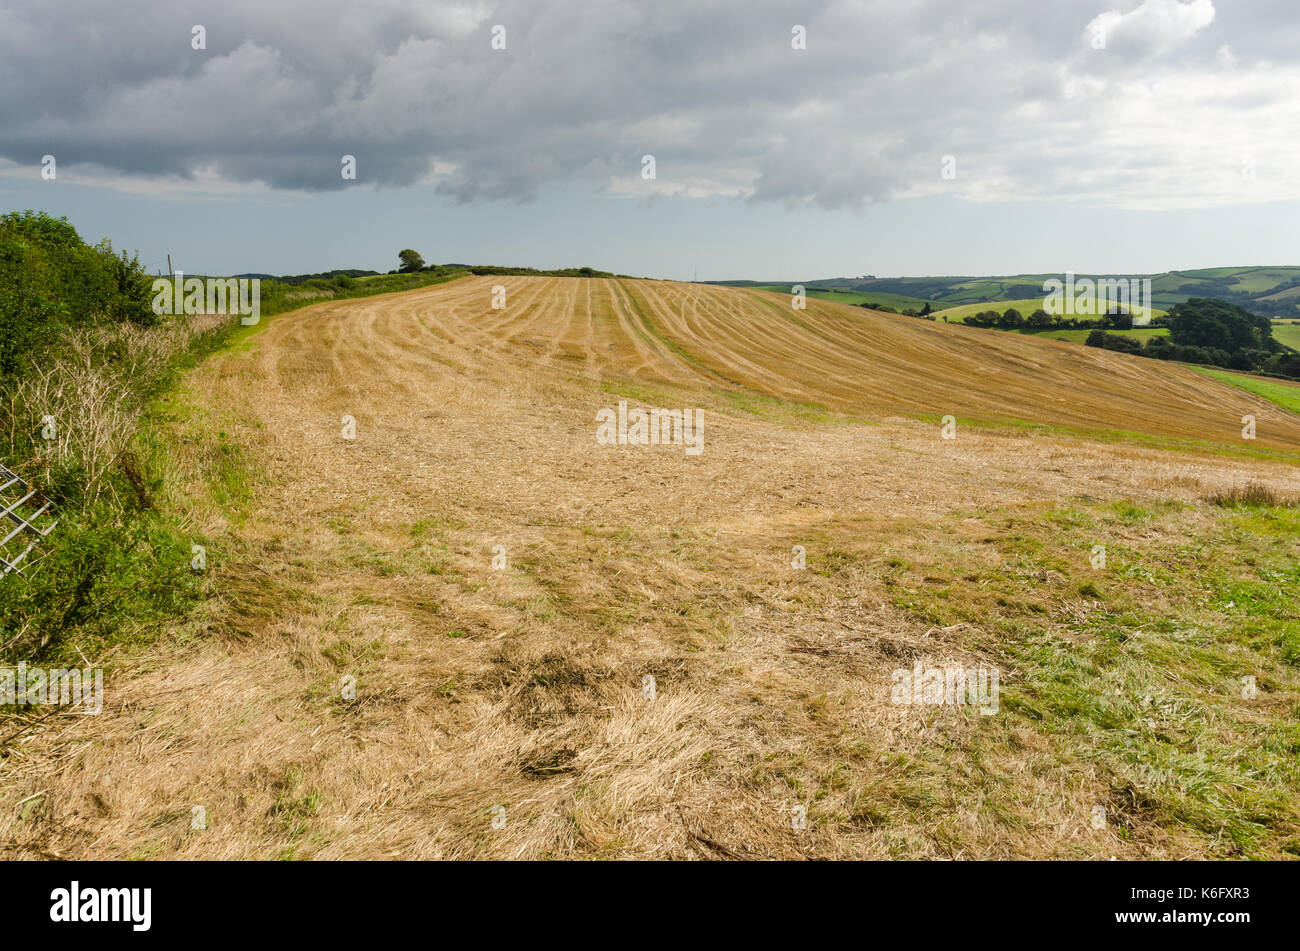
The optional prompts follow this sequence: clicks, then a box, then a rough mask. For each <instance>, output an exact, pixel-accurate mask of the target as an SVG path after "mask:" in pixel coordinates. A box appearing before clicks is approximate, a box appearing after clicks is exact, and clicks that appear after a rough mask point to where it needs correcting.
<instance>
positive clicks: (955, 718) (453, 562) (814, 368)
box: [0, 277, 1300, 858]
mask: <svg viewBox="0 0 1300 951" xmlns="http://www.w3.org/2000/svg"><path fill="white" fill-rule="evenodd" d="M497 283H500V284H504V285H505V286H506V287H507V289H508V293H509V297H508V306H507V308H506V310H505V311H494V310H492V309H491V308H490V298H491V294H490V289H491V287H492V285H494V284H497ZM186 393H187V397H188V399H189V400H190V401H191V403H192V404H193V406H194V407H195V419H193V420H191V421H190V422H188V423H186V424H183V427H182V430H183V432H178V438H177V447H178V448H177V452H178V456H179V462H178V470H177V473H176V478H177V484H176V485H175V487H174V495H173V498H172V500H171V503H172V504H173V505H177V506H182V507H184V508H185V509H186V510H187V511H188V513H189V518H190V519H191V520H192V522H193V524H194V529H195V532H196V535H201V536H203V537H205V538H206V539H209V540H210V541H209V548H208V558H209V564H210V568H211V573H212V591H213V598H212V600H211V602H210V605H209V609H208V610H207V611H206V612H205V613H204V615H203V617H201V618H199V619H198V620H197V621H196V622H195V623H194V624H193V625H191V626H190V627H189V628H187V629H186V630H185V631H182V632H172V633H171V634H169V635H168V636H166V637H164V638H162V640H161V642H160V643H159V646H158V649H157V651H156V652H154V653H149V654H144V655H141V656H134V657H132V658H130V659H129V661H128V662H124V663H122V664H121V665H120V666H118V667H117V668H116V669H115V671H114V672H113V674H112V676H111V677H110V679H109V682H108V685H107V690H106V698H105V711H104V714H103V715H102V716H101V717H98V718H75V719H74V718H65V719H60V720H59V721H58V722H57V724H56V725H55V726H54V727H52V728H51V729H49V730H46V731H44V732H40V733H37V734H33V735H31V736H29V737H27V738H25V739H24V740H23V741H22V742H20V743H18V744H16V745H15V746H14V748H13V749H12V751H11V755H10V756H9V758H8V759H7V760H5V768H4V772H3V775H2V776H0V808H2V809H3V810H4V811H3V812H0V836H2V837H3V840H4V842H5V843H6V846H7V851H8V853H9V854H11V855H15V856H63V857H77V858H82V857H86V858H90V857H95V858H100V857H180V858H266V857H277V856H283V857H290V856H292V857H300V858H344V857H347V858H385V857H402V858H470V857H492V858H530V857H663V858H689V857H699V858H736V857H788V858H794V857H833V858H847V857H864V858H865V857H887V856H899V855H905V856H909V857H919V858H924V857H975V858H1011V857H1017V856H1029V855H1033V856H1044V857H1046V856H1084V855H1089V856H1100V857H1109V856H1119V857H1139V856H1161V855H1164V856H1175V855H1176V856H1182V855H1197V854H1208V850H1209V848H1210V846H1209V845H1208V844H1207V839H1206V838H1205V837H1203V836H1200V835H1198V834H1193V832H1191V831H1182V830H1179V829H1176V828H1175V829H1170V828H1169V827H1167V826H1166V825H1163V824H1161V823H1157V822H1154V821H1151V822H1145V823H1144V822H1141V821H1139V820H1135V822H1134V828H1135V829H1136V830H1137V831H1136V834H1133V835H1130V836H1127V837H1119V836H1115V835H1111V834H1104V833H1102V834H1099V833H1097V832H1095V831H1094V830H1091V829H1090V828H1089V827H1088V819H1089V815H1090V808H1091V806H1092V804H1093V803H1096V802H1099V801H1100V802H1110V801H1111V790H1109V789H1108V788H1107V787H1106V780H1105V777H1102V776H1100V775H1097V773H1096V771H1095V770H1094V769H1093V768H1091V767H1089V766H1088V765H1087V764H1078V763H1075V764H1062V763H1061V762H1060V760H1059V758H1058V757H1057V756H1056V755H1055V754H1054V753H1053V751H1052V748H1051V743H1052V738H1051V737H1050V736H1048V735H1045V734H1043V733H1040V732H1035V731H1034V730H1032V729H1029V728H1028V727H1026V726H1025V725H1024V724H1023V723H1021V722H1020V721H1012V720H1007V719H1002V718H997V717H994V718H980V717H979V716H978V715H973V714H972V713H971V711H970V710H969V709H963V708H955V709H953V708H948V709H933V708H912V707H904V706H896V705H893V704H891V703H890V672H891V671H892V670H893V669H895V668H898V667H910V665H911V664H912V663H913V661H914V660H918V659H919V660H922V661H924V662H926V663H927V664H929V663H933V664H940V665H941V664H944V663H959V664H966V665H971V664H976V663H979V662H982V661H987V659H988V657H989V656H990V655H989V651H990V650H991V649H992V648H990V647H989V645H988V644H987V638H986V637H985V633H986V632H982V631H979V630H976V629H974V628H972V626H971V625H966V624H958V625H947V626H943V627H937V626H935V625H933V624H930V623H927V622H926V621H925V620H924V619H922V618H921V617H920V616H918V615H917V614H916V613H914V612H910V611H908V610H905V609H903V608H900V607H899V606H898V604H897V603H895V602H896V600H897V599H896V598H895V597H894V592H893V591H891V590H890V589H889V587H888V582H887V580H886V579H885V576H884V574H882V570H883V569H882V568H881V563H880V558H881V557H888V555H889V553H891V552H895V551H898V550H899V547H900V546H901V545H903V544H904V543H905V544H906V545H907V546H909V550H910V551H912V552H913V557H915V558H918V559H923V558H932V559H934V561H935V564H934V570H935V571H939V570H941V569H942V567H943V566H942V564H941V563H942V560H943V557H944V556H943V555H942V554H940V553H941V552H943V551H944V550H945V546H947V545H952V544H962V545H968V546H969V547H970V548H972V549H977V548H978V547H979V546H980V545H981V544H982V543H983V535H984V534H985V533H986V532H987V527H986V526H985V525H984V524H983V523H982V522H981V521H980V520H979V519H977V518H975V517H973V516H971V515H970V512H971V511H972V509H973V508H974V507H977V506H978V507H985V508H990V509H995V508H1006V509H1008V510H1013V511H1014V510H1016V508H1017V507H1021V506H1025V507H1031V508H1032V507H1033V506H1035V505H1038V504H1040V503H1043V502H1044V501H1052V500H1070V499H1077V498H1081V497H1092V498H1109V499H1125V500H1132V501H1134V502H1135V503H1139V504H1141V503H1144V502H1154V501H1157V500H1167V499H1178V500H1184V501H1186V502H1188V503H1194V502H1195V501H1196V500H1198V499H1199V498H1201V497H1202V496H1203V495H1205V494H1206V493H1210V492H1214V491H1219V490H1225V491H1226V490H1227V489H1228V488H1230V487H1231V486H1233V485H1238V484H1241V483H1244V482H1246V481H1248V480H1253V481H1255V482H1257V483H1259V484H1260V485H1263V486H1267V487H1270V490H1271V491H1276V492H1278V493H1289V492H1293V491H1294V490H1295V488H1296V485H1297V479H1296V469H1295V467H1294V460H1289V459H1272V460H1267V459H1266V460H1261V459H1255V458H1249V457H1240V458H1239V457H1232V456H1222V455H1212V454H1208V453H1204V454H1192V453H1186V452H1181V453H1179V452H1172V451H1169V450H1164V449H1157V448H1153V447H1144V446H1142V445H1139V444H1136V443H1132V442H1114V441H1102V440H1088V439H1084V438H1079V437H1069V438H1067V437H1066V436H1063V435H1061V434H1057V433H1052V432H1030V431H1027V430H1019V431H1016V430H1012V431H994V430H986V429H979V428H973V427H965V426H963V427H962V428H960V429H959V434H958V438H957V439H955V440H951V441H948V440H942V439H940V438H939V427H938V425H937V423H931V422H923V421H918V420H917V419H915V414H918V413H920V414H928V415H930V416H934V417H936V418H937V417H938V416H941V415H944V414H949V413H951V414H953V415H956V416H958V417H959V418H963V419H964V418H983V419H995V418H1001V417H1018V418H1021V419H1028V420H1031V421H1036V422H1042V423H1047V424H1054V425H1060V426H1068V427H1074V428H1077V429H1081V430H1082V429H1091V430H1097V431H1105V430H1126V431H1134V432H1138V433H1144V434H1149V435H1152V436H1157V437H1169V438H1178V439H1182V438H1185V439H1194V440H1201V441H1207V442H1221V443H1225V444H1236V445H1240V443H1241V441H1240V438H1239V434H1240V425H1241V424H1240V417H1241V416H1242V415H1245V414H1252V415H1255V416H1256V417H1257V419H1258V421H1259V423H1258V427H1259V439H1258V445H1259V446H1261V447H1266V448H1271V449H1276V450H1293V449H1295V448H1297V447H1300V419H1296V418H1295V417H1292V416H1290V415H1289V414H1287V413H1285V412H1284V411H1282V410H1280V409H1278V408H1277V407H1275V406H1272V405H1271V404H1268V403H1265V402H1263V401H1261V400H1259V399H1257V398H1255V397H1253V396H1252V395H1250V394H1247V393H1244V392H1241V391H1239V390H1236V389H1234V388H1230V387H1227V386H1223V385H1220V384H1218V383H1217V382H1215V381H1213V380H1210V379H1207V378H1205V377H1202V376H1200V375H1198V374H1194V373H1191V372H1187V371H1184V370H1182V369H1180V368H1176V367H1169V366H1166V365H1164V364H1160V363H1157V362H1156V361H1143V360H1140V359H1137V358H1127V357H1124V356H1122V355H1118V354H1114V353H1110V352H1106V351H1101V350H1083V349H1082V348H1072V347H1067V346H1066V345H1064V344H1056V343H1053V342H1044V341H1037V340H1032V339H1027V338H1024V337H1020V336H1017V335H1014V334H1007V333H1001V332H997V331H980V330H975V329H967V328H964V327H959V326H946V325H934V324H930V323H927V322H922V321H917V320H913V319H910V318H903V317H893V316H889V315H882V314H874V313H869V312H866V311H861V310H860V309H856V308H845V307H839V306H836V305H830V304H824V303H821V302H818V301H812V300H810V301H809V302H808V310H807V311H805V312H802V313H795V312H793V311H791V310H790V309H789V307H788V303H784V302H783V299H782V298H779V297H777V296H775V295H768V294H765V293H762V292H744V291H738V290H732V289H727V288H711V287H703V286H697V285H678V284H670V283H661V282H630V281H624V282H615V281H604V280H577V279H538V278H516V277H505V278H499V277H491V278H481V279H480V278H472V279H465V280H461V281H457V282H454V283H452V284H447V285H441V286H438V287H435V288H431V289H429V290H425V291H418V292H412V293H408V294H404V295H394V296H391V297H380V298H372V299H367V300H356V301H346V302H336V303H325V304H321V305H318V306H313V307H311V308H309V309H306V310H302V311H298V312H295V313H292V314H289V315H285V316H282V317H279V318H276V319H274V320H272V321H270V323H269V326H267V327H266V328H265V330H264V331H262V332H261V333H260V334H258V335H257V336H256V337H254V338H253V344H252V346H251V348H247V349H240V350H235V351H231V352H227V353H224V354H221V355H220V356H218V357H216V358H213V359H211V360H209V361H208V362H207V363H205V364H204V365H203V366H202V367H200V368H199V369H198V370H197V371H195V372H194V373H193V374H192V375H191V376H190V378H189V379H188V382H187V385H186ZM620 394H622V395H623V397H624V398H627V399H629V402H631V403H632V404H633V405H642V406H646V405H649V406H666V407H673V406H676V407H682V406H691V407H694V406H703V407H705V408H706V423H705V431H704V447H705V448H704V452H703V454H702V455H700V456H698V457H689V456H686V455H685V454H684V453H683V452H682V451H681V449H680V448H677V447H644V448H637V447H607V446H600V445H598V444H597V443H596V440H595V414H596V411H597V410H598V409H599V408H601V407H606V406H613V405H615V404H616V402H617V400H618V399H619V398H620ZM750 410H752V412H751V411H750ZM837 414H848V415H849V416H851V417H853V418H855V419H861V420H864V421H867V422H868V423H869V424H860V423H858V422H854V421H849V420H848V419H846V418H845V417H842V416H839V415H837ZM345 415H350V416H352V417H354V418H355V419H356V423H357V430H356V432H357V436H356V439H355V441H348V440H344V439H343V438H341V435H340V429H341V425H340V420H341V417H343V416H345ZM218 427H219V428H222V429H226V430H228V431H230V432H232V433H234V434H235V435H236V436H237V437H238V439H239V440H240V441H241V442H242V443H243V444H245V445H246V446H248V447H250V448H251V450H252V451H253V452H254V453H255V454H256V458H257V459H258V463H259V466H260V468H261V469H262V470H263V477H262V479H261V481H260V482H259V485H258V491H257V500H256V502H255V503H254V505H253V506H252V508H251V510H250V511H248V512H247V513H242V514H241V513H238V512H234V511H232V510H231V509H230V508H229V507H226V506H222V505H218V504H216V503H215V502H214V501H213V499H212V493H211V485H210V481H209V480H210V472H209V471H208V464H207V459H208V457H207V456H206V455H205V453H207V452H208V450H209V449H210V438H209V437H210V431H211V430H212V429H216V428H218ZM182 435H184V437H185V438H181V437H182ZM497 545H500V546H503V547H504V550H505V553H506V556H507V567H506V568H505V569H504V570H494V569H493V567H492V557H493V549H494V546H497ZM795 545H804V546H805V547H806V548H807V549H808V558H809V570H806V571H794V570H792V569H791V565H790V558H791V550H792V547H793V546H795ZM917 552H920V553H922V554H916V553H917ZM926 552H929V553H930V554H924V553H926ZM989 557H990V558H992V557H995V553H993V552H991V551H990V554H989ZM832 559H833V560H835V561H836V563H837V564H838V565H839V568H838V570H836V571H824V570H820V569H819V565H821V564H825V563H827V562H828V561H830V560H832ZM924 569H925V566H924V565H923V564H922V565H921V567H920V568H919V569H918V570H924ZM1044 584H1045V586H1047V585H1049V582H1046V581H1045V582H1044ZM1045 589H1046V588H1045ZM1053 597H1056V596H1055V595H1054V596H1053ZM1060 598H1061V600H1060V603H1059V607H1058V609H1059V610H1060V611H1062V612H1070V611H1080V610H1082V611H1085V612H1086V611H1088V610H1091V609H1090V608H1088V607H1087V606H1086V605H1083V602H1081V601H1080V600H1079V599H1078V596H1077V594H1076V595H1069V594H1068V593H1067V594H1062V595H1061V596H1060ZM1081 605H1082V606H1081ZM346 676H350V677H354V678H356V681H357V697H356V699H355V700H354V701H349V700H347V699H345V698H344V697H343V696H341V690H340V683H341V681H342V679H343V678H344V677H346ZM646 676H652V677H654V678H655V683H656V696H655V698H654V699H653V700H650V699H647V698H646V697H645V696H643V692H642V685H643V678H645V677H646ZM1015 676H1016V672H1015V671H1014V670H1008V671H1007V672H1006V677H1007V679H1008V681H1009V682H1013V683H1014V680H1015ZM989 730H995V731H1001V735H1002V740H1001V741H1000V743H999V745H997V746H996V747H995V749H996V753H995V754H993V755H992V757H991V760H986V759H984V758H981V757H977V756H976V755H975V754H974V752H973V749H974V747H973V746H972V745H971V744H973V743H974V742H975V739H976V734H977V733H978V732H979V731H985V732H987V731H989ZM905 764H910V765H905ZM918 764H919V765H918ZM918 769H920V771H921V772H920V774H919V775H920V777H921V778H918V773H917V770H918ZM924 777H929V780H928V781H923V779H924ZM34 796H35V797H36V799H33V798H32V797H34ZM985 797H988V799H989V801H990V802H991V801H993V800H994V799H996V801H997V802H996V808H988V809H986V808H984V805H985ZM23 801H26V802H27V803H28V807H25V809H24V810H23V811H22V812H20V811H19V810H18V809H16V804H17V803H19V802H23ZM32 802H36V803H39V808H35V809H32V808H30V803H32ZM800 804H801V805H803V806H804V808H806V809H807V814H808V827H807V829H806V830H804V831H795V830H794V829H793V828H792V823H791V810H792V809H793V808H794V806H796V805H800ZM195 805H202V806H204V807H205V808H206V810H207V815H208V828H207V829H206V830H204V831H194V830H192V829H191V809H192V807H193V806H195ZM498 805H500V806H504V807H505V818H506V822H505V827H504V828H494V827H493V822H492V820H493V812H492V810H493V807H494V806H498Z"/></svg>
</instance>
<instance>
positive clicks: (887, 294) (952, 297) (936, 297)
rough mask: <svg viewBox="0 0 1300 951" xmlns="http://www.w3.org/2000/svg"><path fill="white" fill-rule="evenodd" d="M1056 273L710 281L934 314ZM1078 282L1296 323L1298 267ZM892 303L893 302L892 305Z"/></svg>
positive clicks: (1039, 287) (1020, 293)
mask: <svg viewBox="0 0 1300 951" xmlns="http://www.w3.org/2000/svg"><path fill="white" fill-rule="evenodd" d="M1064 277H1065V275H1064V274H1061V273H1044V274H1016V275H1011V276H1003V277H960V276H958V277H885V278H878V277H871V276H865V277H836V278H826V279H822V280H800V281H790V282H784V281H713V282H710V283H715V284H727V285H731V286H735V287H763V288H767V289H776V288H780V289H782V290H788V289H789V287H791V286H792V285H793V284H802V285H803V286H804V287H805V288H807V290H808V293H809V294H810V295H811V296H816V297H823V298H825V299H832V300H839V301H842V302H844V303H860V302H861V301H865V300H871V301H875V302H877V303H881V304H885V305H887V306H890V307H897V308H899V309H902V308H905V307H920V306H921V304H922V303H924V302H927V301H928V302H929V304H930V306H931V307H932V308H934V309H935V310H944V309H947V308H950V307H959V306H962V305H966V304H982V303H991V302H995V301H1008V302H1009V301H1024V300H1028V299H1035V298H1037V299H1040V300H1041V298H1042V296H1043V282H1044V281H1046V280H1048V279H1050V278H1056V279H1057V280H1063V279H1064ZM1075 277H1076V280H1077V279H1079V278H1085V277H1086V278H1091V279H1093V280H1096V279H1097V278H1118V277H1125V278H1138V279H1146V278H1150V280H1151V298H1152V300H1151V302H1152V304H1153V305H1154V306H1155V307H1157V308H1159V309H1161V310H1168V309H1169V308H1170V307H1172V306H1173V305H1174V304H1179V303H1182V302H1183V301H1185V300H1187V299H1188V298H1189V297H1216V298H1218V299H1220V300H1226V301H1231V302H1232V303H1234V304H1240V305H1241V306H1242V307H1245V308H1246V309H1247V310H1249V311H1251V312H1253V313H1257V314H1263V315H1264V316H1267V317H1300V267H1292V266H1279V267H1214V268H1202V269H1199V270H1189V271H1165V272H1163V273H1159V274H1118V273H1110V274H1083V273H1079V274H1076V275H1075ZM891 298H892V299H891Z"/></svg>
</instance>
